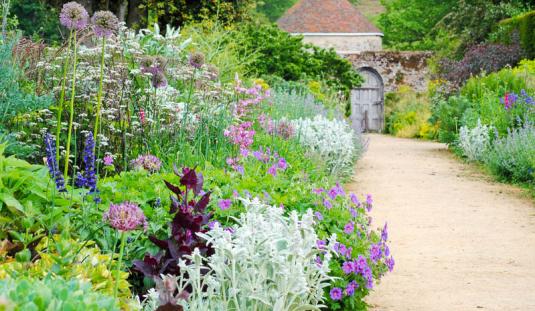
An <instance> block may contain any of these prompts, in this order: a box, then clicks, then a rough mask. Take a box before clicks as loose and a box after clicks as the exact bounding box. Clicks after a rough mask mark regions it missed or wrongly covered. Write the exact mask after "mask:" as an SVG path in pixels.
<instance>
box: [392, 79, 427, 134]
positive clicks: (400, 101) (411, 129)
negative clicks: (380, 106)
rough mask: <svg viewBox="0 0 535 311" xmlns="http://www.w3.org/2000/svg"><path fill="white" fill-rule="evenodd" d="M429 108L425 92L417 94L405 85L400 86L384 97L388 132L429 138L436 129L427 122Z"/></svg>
mask: <svg viewBox="0 0 535 311" xmlns="http://www.w3.org/2000/svg"><path fill="white" fill-rule="evenodd" d="M430 117H431V109H430V103H429V99H428V98H427V97H426V95H425V94H418V93H416V92H414V91H413V90H411V89H410V88H409V87H407V86H400V87H399V88H398V90H397V91H396V92H394V93H389V94H387V95H386V98H385V122H386V128H387V131H388V133H390V134H393V135H395V136H397V137H407V138H413V137H418V138H429V139H432V138H434V137H435V134H436V131H435V129H434V128H433V127H432V126H431V125H430V124H429V122H428V120H429V118H430Z"/></svg>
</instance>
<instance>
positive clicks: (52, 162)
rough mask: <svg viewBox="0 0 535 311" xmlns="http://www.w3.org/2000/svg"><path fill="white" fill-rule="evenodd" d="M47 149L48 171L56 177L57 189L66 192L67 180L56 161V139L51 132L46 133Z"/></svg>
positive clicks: (51, 175)
mask: <svg viewBox="0 0 535 311" xmlns="http://www.w3.org/2000/svg"><path fill="white" fill-rule="evenodd" d="M45 150H46V165H47V166H48V172H49V173H50V177H51V178H53V179H54V182H55V184H56V190H58V191H59V192H66V191H67V189H65V180H64V179H63V175H62V174H61V172H60V170H59V168H58V162H57V161H56V139H55V138H54V136H52V135H50V134H49V133H46V134H45Z"/></svg>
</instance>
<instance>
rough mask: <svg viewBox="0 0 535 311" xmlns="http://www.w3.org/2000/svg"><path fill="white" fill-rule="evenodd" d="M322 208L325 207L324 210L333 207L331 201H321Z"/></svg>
mask: <svg viewBox="0 0 535 311" xmlns="http://www.w3.org/2000/svg"><path fill="white" fill-rule="evenodd" d="M323 206H325V208H326V209H331V208H332V207H333V205H332V204H331V201H329V200H328V199H324V200H323Z"/></svg>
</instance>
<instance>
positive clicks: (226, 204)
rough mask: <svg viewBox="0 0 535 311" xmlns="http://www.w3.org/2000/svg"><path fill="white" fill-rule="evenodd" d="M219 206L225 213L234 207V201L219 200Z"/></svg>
mask: <svg viewBox="0 0 535 311" xmlns="http://www.w3.org/2000/svg"><path fill="white" fill-rule="evenodd" d="M217 205H218V206H219V208H220V209H221V210H222V211H224V210H227V209H229V208H230V206H231V205H232V201H230V199H223V200H219V202H218V203H217Z"/></svg>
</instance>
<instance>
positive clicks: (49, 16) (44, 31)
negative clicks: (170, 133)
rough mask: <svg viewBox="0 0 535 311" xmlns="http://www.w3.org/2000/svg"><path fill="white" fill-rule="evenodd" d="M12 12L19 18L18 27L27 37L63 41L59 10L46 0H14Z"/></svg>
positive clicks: (53, 41)
mask: <svg viewBox="0 0 535 311" xmlns="http://www.w3.org/2000/svg"><path fill="white" fill-rule="evenodd" d="M11 2H12V4H11V10H10V11H11V14H12V15H15V16H16V17H17V20H18V25H17V28H18V29H20V30H21V31H22V33H23V35H24V36H25V37H31V38H32V39H33V40H34V41H37V40H39V39H41V38H42V39H45V40H46V41H47V42H50V43H58V42H60V41H61V35H60V34H59V33H58V29H59V19H58V16H59V10H58V9H57V8H54V7H51V6H50V5H49V4H48V3H47V2H46V1H35V0H12V1H11Z"/></svg>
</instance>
